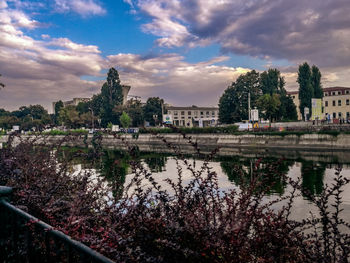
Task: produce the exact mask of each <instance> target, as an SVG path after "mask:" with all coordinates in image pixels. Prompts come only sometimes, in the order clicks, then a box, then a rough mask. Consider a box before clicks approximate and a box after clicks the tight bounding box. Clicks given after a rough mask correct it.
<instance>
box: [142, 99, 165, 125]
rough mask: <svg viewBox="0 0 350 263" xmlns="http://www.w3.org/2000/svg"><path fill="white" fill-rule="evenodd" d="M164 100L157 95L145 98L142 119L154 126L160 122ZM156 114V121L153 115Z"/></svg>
mask: <svg viewBox="0 0 350 263" xmlns="http://www.w3.org/2000/svg"><path fill="white" fill-rule="evenodd" d="M163 104H164V100H163V99H161V98H159V97H151V98H148V99H147V102H146V105H145V106H144V107H143V114H144V119H145V120H146V121H148V122H149V123H150V124H151V125H153V126H155V125H156V124H157V123H162V120H163V116H162V107H163ZM154 115H157V119H156V121H157V123H156V121H155V120H154V118H153V116H154Z"/></svg>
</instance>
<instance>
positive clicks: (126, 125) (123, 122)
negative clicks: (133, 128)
mask: <svg viewBox="0 0 350 263" xmlns="http://www.w3.org/2000/svg"><path fill="white" fill-rule="evenodd" d="M120 123H121V125H122V126H123V128H129V126H130V124H131V118H130V117H129V115H128V114H127V113H126V112H125V111H124V112H123V113H122V115H121V116H120Z"/></svg>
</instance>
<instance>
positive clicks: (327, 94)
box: [288, 87, 350, 122]
mask: <svg viewBox="0 0 350 263" xmlns="http://www.w3.org/2000/svg"><path fill="white" fill-rule="evenodd" d="M288 94H289V95H290V96H291V97H292V99H293V102H294V104H295V106H296V107H297V112H298V120H301V119H302V117H301V114H300V110H299V105H300V104H299V92H298V91H290V92H288ZM322 107H323V116H324V118H323V119H326V118H327V115H329V117H330V119H331V120H334V122H338V120H339V119H344V120H348V119H349V120H350V87H328V88H323V99H322Z"/></svg>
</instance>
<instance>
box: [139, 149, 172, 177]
mask: <svg viewBox="0 0 350 263" xmlns="http://www.w3.org/2000/svg"><path fill="white" fill-rule="evenodd" d="M142 158H143V160H144V162H145V163H146V164H147V165H148V167H149V169H150V170H151V171H152V172H153V173H159V172H162V171H165V165H166V160H167V157H166V156H165V155H161V154H150V155H145V156H142Z"/></svg>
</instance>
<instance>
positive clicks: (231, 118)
mask: <svg viewBox="0 0 350 263" xmlns="http://www.w3.org/2000/svg"><path fill="white" fill-rule="evenodd" d="M249 93H250V101H251V107H252V108H253V107H254V106H256V101H257V99H258V98H259V96H260V95H261V90H260V85H259V73H258V72H256V71H255V70H252V71H250V72H248V73H246V74H242V75H240V76H239V77H238V78H237V80H236V81H235V82H233V83H232V84H231V86H229V87H228V88H227V89H226V90H225V91H224V94H223V95H222V96H221V97H220V100H219V120H220V122H221V123H234V122H237V121H241V120H242V119H248V94H249Z"/></svg>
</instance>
